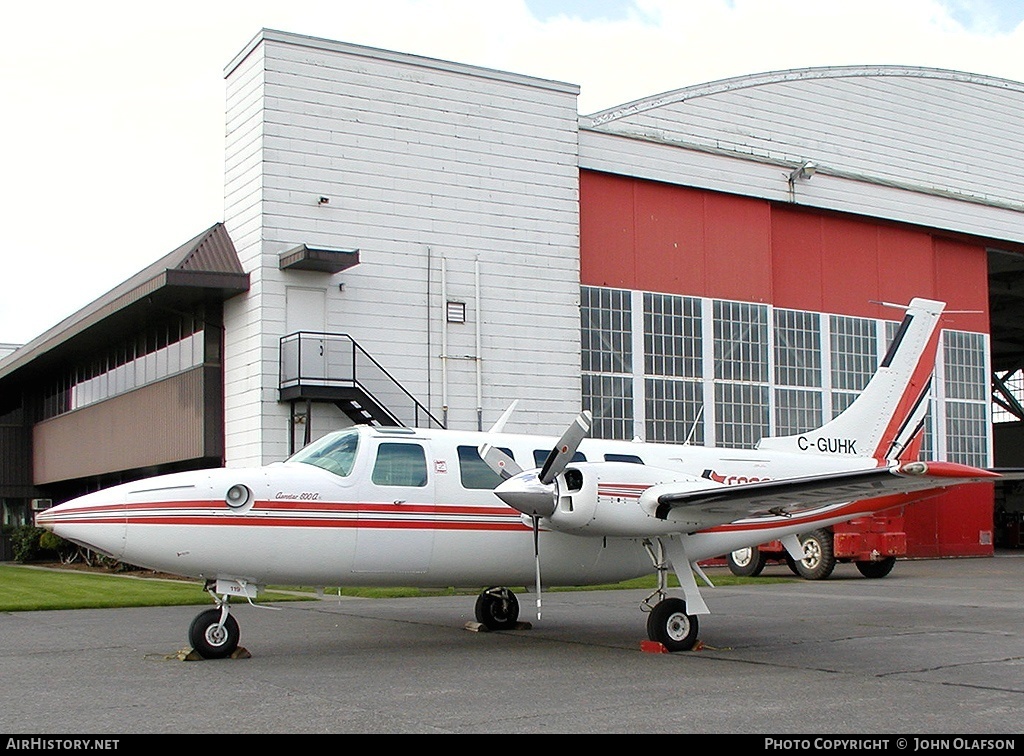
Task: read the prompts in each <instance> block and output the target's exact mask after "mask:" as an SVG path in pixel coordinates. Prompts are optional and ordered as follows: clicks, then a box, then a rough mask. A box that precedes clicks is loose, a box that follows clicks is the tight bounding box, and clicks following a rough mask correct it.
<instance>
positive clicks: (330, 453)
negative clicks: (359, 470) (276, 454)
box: [288, 431, 359, 477]
mask: <svg viewBox="0 0 1024 756" xmlns="http://www.w3.org/2000/svg"><path fill="white" fill-rule="evenodd" d="M358 446H359V433H358V432H356V431H342V432H340V433H331V434H329V435H327V436H324V437H323V438H320V439H318V440H316V441H314V442H313V443H311V444H310V445H309V446H306V447H304V448H302V449H300V450H299V451H298V452H296V453H295V454H293V455H292V456H291V457H289V458H288V461H289V462H303V463H305V464H307V465H314V466H315V467H322V468H323V469H325V470H328V471H330V472H332V473H334V474H335V475H340V476H342V477H346V476H348V475H349V474H350V473H351V472H352V465H353V464H354V463H355V460H356V449H357V448H358Z"/></svg>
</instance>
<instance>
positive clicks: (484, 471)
mask: <svg viewBox="0 0 1024 756" xmlns="http://www.w3.org/2000/svg"><path fill="white" fill-rule="evenodd" d="M501 451H503V452H505V454H507V455H508V456H509V457H512V451H511V450H510V449H501ZM458 452H459V477H460V479H461V480H462V486H463V488H475V489H486V490H488V491H491V490H493V489H494V488H495V487H497V485H498V484H499V483H501V480H502V478H501V476H500V475H498V473H496V472H494V470H492V469H491V468H490V467H489V466H488V464H487V463H486V462H484V461H483V459H481V458H480V452H479V451H477V448H476V447H475V446H460V447H459V448H458ZM513 459H514V457H513Z"/></svg>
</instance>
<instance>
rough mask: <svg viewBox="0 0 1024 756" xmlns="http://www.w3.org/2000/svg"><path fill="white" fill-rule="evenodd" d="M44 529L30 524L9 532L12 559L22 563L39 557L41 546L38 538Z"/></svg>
mask: <svg viewBox="0 0 1024 756" xmlns="http://www.w3.org/2000/svg"><path fill="white" fill-rule="evenodd" d="M45 532H46V531H45V530H43V529H42V528H36V527H33V526H32V525H22V526H21V527H17V528H14V530H13V531H12V532H11V546H12V548H13V549H14V560H15V561H17V562H21V563H22V564H24V563H25V562H32V561H35V560H36V559H38V558H39V555H40V553H41V552H42V547H41V546H40V545H39V539H40V538H42V536H43V533H45Z"/></svg>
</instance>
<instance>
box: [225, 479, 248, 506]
mask: <svg viewBox="0 0 1024 756" xmlns="http://www.w3.org/2000/svg"><path fill="white" fill-rule="evenodd" d="M224 501H225V502H227V505H228V506H229V507H231V508H232V509H238V508H239V507H244V506H245V505H246V504H248V503H249V502H250V501H252V491H250V490H249V488H248V487H247V486H243V485H242V484H241V483H236V484H235V485H233V486H231V488H229V489H228V492H227V494H226V495H225V496H224Z"/></svg>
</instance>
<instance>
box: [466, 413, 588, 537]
mask: <svg viewBox="0 0 1024 756" xmlns="http://www.w3.org/2000/svg"><path fill="white" fill-rule="evenodd" d="M592 423H593V416H592V415H591V414H590V412H589V411H588V410H583V412H581V413H580V414H579V416H578V417H577V418H576V419H575V420H573V422H572V423H571V424H570V425H569V427H568V428H566V430H565V433H563V434H562V437H561V438H560V439H558V443H557V444H556V445H555V447H554V448H553V449H552V450H551V452H550V453H549V454H548V456H547V459H546V460H544V466H543V467H541V469H540V472H539V473H538V472H537V471H533V470H530V471H527V472H522V471H520V472H518V473H513V474H512V475H506V472H507V471H508V470H510V469H512V467H513V466H516V465H515V462H514V461H513V460H511V459H510V458H509V457H508V455H506V454H504V453H503V452H501V451H500V450H499V449H495V448H494V447H492V446H490V444H484V445H483V446H481V447H480V456H481V457H483V458H484V460H485V461H486V462H487V463H488V464H489V465H490V466H491V469H492V470H494V471H495V472H497V473H498V474H499V475H501V476H502V477H503V478H505V481H504V482H503V483H501V484H500V485H498V487H497V488H495V489H494V493H495V495H496V496H497V497H498V498H499V499H501V500H502V501H503V502H505V503H506V504H508V505H509V506H510V507H512V508H513V509H518V510H519V511H520V512H522V513H523V514H525V515H529V516H530V517H550V516H551V515H552V514H554V512H555V506H556V497H557V491H556V489H555V486H554V485H553V484H554V481H555V478H557V477H558V476H559V475H560V474H561V473H562V472H563V471H564V470H565V466H566V465H568V464H569V462H570V461H572V458H573V456H575V454H576V450H577V449H578V448H579V445H580V442H581V441H583V439H584V438H586V436H587V434H589V433H590V428H591V425H592ZM499 455H500V457H499ZM502 457H503V458H504V459H501V458H502Z"/></svg>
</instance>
